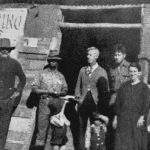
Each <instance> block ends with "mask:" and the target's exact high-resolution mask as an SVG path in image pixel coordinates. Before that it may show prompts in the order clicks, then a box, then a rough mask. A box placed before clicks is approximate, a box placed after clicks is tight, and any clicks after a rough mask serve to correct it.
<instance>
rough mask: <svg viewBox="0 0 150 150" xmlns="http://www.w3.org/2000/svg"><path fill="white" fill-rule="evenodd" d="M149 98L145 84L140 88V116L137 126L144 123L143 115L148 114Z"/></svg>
mask: <svg viewBox="0 0 150 150" xmlns="http://www.w3.org/2000/svg"><path fill="white" fill-rule="evenodd" d="M149 98H150V91H149V88H148V87H147V85H145V86H144V87H143V89H142V97H141V99H140V100H141V103H140V106H141V110H140V117H139V119H138V122H137V127H141V126H143V125H144V122H145V116H147V114H148V109H149Z"/></svg>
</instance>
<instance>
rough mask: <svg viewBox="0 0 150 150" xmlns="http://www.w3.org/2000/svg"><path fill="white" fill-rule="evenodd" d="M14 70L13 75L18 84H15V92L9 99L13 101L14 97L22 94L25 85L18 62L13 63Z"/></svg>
mask: <svg viewBox="0 0 150 150" xmlns="http://www.w3.org/2000/svg"><path fill="white" fill-rule="evenodd" d="M14 69H15V74H16V75H17V77H18V78H19V83H18V84H17V87H16V90H15V92H14V93H13V95H12V96H11V97H10V99H15V98H16V97H19V96H20V95H21V94H22V91H23V88H24V86H25V84H26V76H25V74H24V72H23V70H22V67H21V65H20V63H19V62H16V63H15V68H14Z"/></svg>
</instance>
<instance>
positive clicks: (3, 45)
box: [0, 38, 15, 51]
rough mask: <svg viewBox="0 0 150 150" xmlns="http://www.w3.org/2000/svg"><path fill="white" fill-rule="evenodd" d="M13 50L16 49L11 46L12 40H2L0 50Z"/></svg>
mask: <svg viewBox="0 0 150 150" xmlns="http://www.w3.org/2000/svg"><path fill="white" fill-rule="evenodd" d="M4 49H6V50H9V51H11V50H13V49H15V47H12V46H11V42H10V39H8V38H0V50H4Z"/></svg>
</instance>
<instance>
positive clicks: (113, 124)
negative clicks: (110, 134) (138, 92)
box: [112, 116, 117, 129]
mask: <svg viewBox="0 0 150 150" xmlns="http://www.w3.org/2000/svg"><path fill="white" fill-rule="evenodd" d="M112 126H113V128H114V129H116V128H117V116H115V117H114V120H113V123H112Z"/></svg>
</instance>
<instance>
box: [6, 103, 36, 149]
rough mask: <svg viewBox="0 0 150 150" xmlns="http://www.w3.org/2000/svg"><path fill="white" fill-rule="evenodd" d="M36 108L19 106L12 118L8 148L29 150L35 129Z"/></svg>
mask: <svg viewBox="0 0 150 150" xmlns="http://www.w3.org/2000/svg"><path fill="white" fill-rule="evenodd" d="M35 116H36V108H33V109H28V108H27V107H26V106H22V105H19V106H18V107H17V109H16V111H15V113H14V114H13V117H12V118H11V122H10V126H9V132H8V136H7V142H6V148H7V149H9V150H28V149H29V146H30V143H31V139H32V135H33V132H34V128H35Z"/></svg>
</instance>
